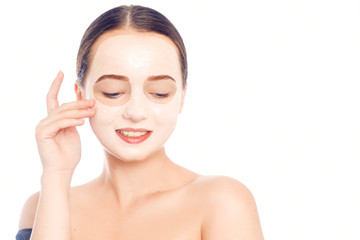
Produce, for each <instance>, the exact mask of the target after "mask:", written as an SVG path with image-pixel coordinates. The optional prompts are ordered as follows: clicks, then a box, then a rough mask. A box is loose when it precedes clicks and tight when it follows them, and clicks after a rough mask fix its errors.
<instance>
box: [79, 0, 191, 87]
mask: <svg viewBox="0 0 360 240" xmlns="http://www.w3.org/2000/svg"><path fill="white" fill-rule="evenodd" d="M122 28H129V29H132V30H135V31H139V32H155V33H158V34H161V35H164V36H166V37H168V38H169V39H170V40H171V41H172V42H173V43H174V44H175V45H176V47H177V49H178V53H179V60H180V66H181V73H182V82H183V87H184V86H185V84H186V79H187V58H186V50H185V45H184V42H183V40H182V38H181V36H180V34H179V32H178V31H177V30H176V28H175V26H174V25H173V24H172V23H171V22H170V21H169V20H168V19H167V18H166V17H165V16H164V15H162V14H161V13H159V12H157V11H155V10H154V9H151V8H148V7H143V6H137V5H131V6H120V7H116V8H113V9H111V10H109V11H107V12H105V13H103V14H101V15H100V16H99V17H98V18H97V19H95V21H93V22H92V23H91V24H90V26H89V27H88V28H87V29H86V31H85V33H84V35H83V38H82V40H81V43H80V48H79V51H78V55H77V62H76V72H77V81H78V84H79V85H80V86H83V85H84V80H85V78H86V74H87V71H88V69H89V66H90V61H91V59H90V57H91V56H90V53H91V49H92V46H93V45H94V43H95V42H96V40H97V39H98V38H99V37H100V36H101V35H103V34H104V33H106V32H109V31H111V30H117V29H122Z"/></svg>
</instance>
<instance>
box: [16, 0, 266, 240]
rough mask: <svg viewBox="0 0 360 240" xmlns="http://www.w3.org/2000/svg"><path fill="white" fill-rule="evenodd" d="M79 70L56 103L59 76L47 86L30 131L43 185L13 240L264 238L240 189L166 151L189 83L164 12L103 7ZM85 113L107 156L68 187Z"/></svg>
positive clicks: (252, 205)
mask: <svg viewBox="0 0 360 240" xmlns="http://www.w3.org/2000/svg"><path fill="white" fill-rule="evenodd" d="M77 75H78V80H77V83H76V84H75V92H76V97H77V101H75V102H71V103H65V104H63V105H61V106H59V104H58V100H57V95H58V92H59V89H60V85H61V82H62V80H63V77H64V76H63V73H61V72H60V73H59V74H58V75H57V77H56V78H55V80H54V81H53V83H52V85H51V87H50V90H49V93H48V96H47V109H48V116H47V117H46V118H45V119H43V120H42V121H41V122H40V123H39V125H38V126H37V128H36V140H37V144H38V149H39V154H40V158H41V161H42V165H43V174H42V178H41V191H40V192H39V193H36V194H34V195H32V196H30V198H29V199H28V200H27V201H26V203H25V205H24V209H23V212H22V216H21V219H20V224H19V230H20V231H19V233H18V235H17V239H29V237H30V234H31V239H32V240H42V239H47V240H48V239H52V240H56V239H61V240H65V239H73V240H74V239H87V240H89V239H157V240H158V239H167V240H169V239H206V240H212V239H214V240H215V239H216V240H218V239H263V237H262V233H261V227H260V223H259V218H258V214H257V210H256V205H255V201H254V199H253V197H252V195H251V193H250V192H249V190H248V189H247V188H246V187H245V186H243V185H242V184H241V183H239V182H237V181H236V180H233V179H231V178H227V177H209V176H200V175H198V174H196V173H194V172H191V171H189V170H187V169H184V168H182V167H180V166H178V165H176V164H175V163H173V162H172V161H171V160H170V159H169V158H168V156H167V155H166V153H165V150H164V143H165V142H166V140H167V139H168V137H169V136H170V134H171V133H172V131H173V129H174V128H175V125H176V120H177V116H178V114H179V113H180V112H181V110H182V107H183V104H184V98H185V93H186V86H187V85H186V77H187V61H186V51H185V47H184V44H183V41H182V39H181V36H180V35H179V33H178V32H177V30H176V29H175V27H174V26H173V25H172V24H171V23H170V21H169V20H168V19H166V18H165V17H164V16H163V15H161V14H160V13H158V12H156V11H155V10H152V9H150V8H145V7H141V6H121V7H117V8H114V9H112V10H109V11H108V12H106V13H104V14H102V15H101V16H100V17H98V18H97V19H96V20H95V21H94V22H93V23H92V24H91V25H90V26H89V28H88V29H87V30H86V32H85V34H84V36H83V39H82V41H81V44H80V49H79V52H78V59H77ZM85 118H89V121H90V125H91V127H92V129H93V131H94V133H95V135H96V136H97V138H98V139H99V141H100V142H101V144H102V145H103V147H104V149H105V156H106V160H105V162H104V170H103V172H102V174H101V175H100V176H99V177H98V178H96V179H94V180H93V181H91V182H89V183H87V184H84V185H81V186H77V187H72V188H71V187H70V182H71V177H72V175H73V172H74V169H75V167H76V165H77V164H78V162H79V161H80V155H81V154H80V139H79V135H78V132H77V130H76V127H77V126H80V125H82V124H83V123H84V119H85ZM31 229H32V233H31ZM26 235H27V236H26Z"/></svg>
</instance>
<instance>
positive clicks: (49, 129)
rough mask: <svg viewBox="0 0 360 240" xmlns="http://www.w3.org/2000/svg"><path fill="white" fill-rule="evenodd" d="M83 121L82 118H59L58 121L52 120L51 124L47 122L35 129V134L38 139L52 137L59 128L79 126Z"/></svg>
mask: <svg viewBox="0 0 360 240" xmlns="http://www.w3.org/2000/svg"><path fill="white" fill-rule="evenodd" d="M84 123H85V120H84V119H82V118H70V119H69V118H67V119H60V120H58V121H55V122H53V123H52V124H48V125H46V126H42V127H40V128H39V129H37V133H36V135H37V136H38V139H39V140H40V139H49V138H54V137H55V136H56V135H57V134H58V132H59V131H60V130H63V129H66V128H69V127H77V126H81V125H83V124H84Z"/></svg>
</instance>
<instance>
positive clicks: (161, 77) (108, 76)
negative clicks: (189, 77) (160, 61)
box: [96, 74, 176, 82]
mask: <svg viewBox="0 0 360 240" xmlns="http://www.w3.org/2000/svg"><path fill="white" fill-rule="evenodd" d="M104 79H117V80H123V81H129V78H128V77H127V76H124V75H117V74H105V75H102V76H101V77H99V78H98V79H97V80H96V82H99V81H101V80H104ZM166 79H170V80H172V81H174V82H176V81H175V79H174V78H173V77H171V76H170V75H153V76H149V77H148V78H147V80H149V81H158V80H166Z"/></svg>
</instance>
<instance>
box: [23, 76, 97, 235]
mask: <svg viewBox="0 0 360 240" xmlns="http://www.w3.org/2000/svg"><path fill="white" fill-rule="evenodd" d="M63 78H64V75H63V73H62V72H59V73H58V75H57V76H56V78H55V80H54V81H53V83H52V85H51V87H50V90H49V92H48V95H47V111H48V116H47V117H46V118H45V119H43V120H42V121H40V123H39V124H38V126H37V127H36V134H35V135H36V142H37V145H38V150H39V155H40V159H41V162H42V166H43V174H42V177H41V191H40V194H37V195H34V196H32V197H30V198H29V200H28V201H27V203H26V204H25V206H24V209H23V214H22V217H21V219H20V228H23V227H26V226H29V225H30V224H31V222H33V225H32V227H33V232H32V236H31V239H32V240H49V239H52V240H57V239H59V240H60V239H61V240H69V239H71V221H70V208H69V194H70V183H71V178H72V175H73V172H74V170H75V167H76V166H77V164H78V163H79V161H80V155H81V152H80V151H81V150H80V137H79V134H78V132H77V130H76V126H80V125H83V124H84V119H83V118H87V117H92V116H94V114H95V109H94V108H93V107H94V104H95V103H94V101H93V100H80V101H75V102H71V103H65V104H63V105H61V106H59V102H58V98H57V96H58V93H59V90H60V86H61V83H62V80H63ZM36 203H37V210H36V213H35V214H34V212H35V211H34V209H33V208H34V206H35V204H36Z"/></svg>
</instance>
